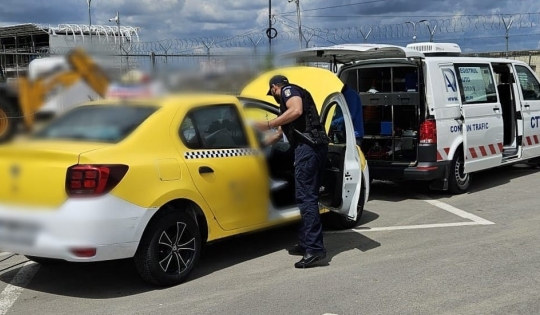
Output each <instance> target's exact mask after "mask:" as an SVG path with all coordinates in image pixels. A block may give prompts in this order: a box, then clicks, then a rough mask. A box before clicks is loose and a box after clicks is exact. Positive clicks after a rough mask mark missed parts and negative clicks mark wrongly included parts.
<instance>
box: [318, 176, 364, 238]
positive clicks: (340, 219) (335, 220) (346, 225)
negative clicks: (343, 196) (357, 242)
mask: <svg viewBox="0 0 540 315" xmlns="http://www.w3.org/2000/svg"><path fill="white" fill-rule="evenodd" d="M365 191H366V190H365V186H364V178H363V177H362V189H361V190H360V198H358V204H357V205H356V220H355V221H353V220H349V219H348V218H347V217H345V216H343V215H341V214H339V213H336V212H328V214H327V218H328V221H329V222H328V223H329V224H330V225H331V226H332V227H333V228H335V229H338V230H349V229H352V228H355V227H356V226H357V225H358V224H359V223H360V220H361V219H362V214H363V213H364V199H365Z"/></svg>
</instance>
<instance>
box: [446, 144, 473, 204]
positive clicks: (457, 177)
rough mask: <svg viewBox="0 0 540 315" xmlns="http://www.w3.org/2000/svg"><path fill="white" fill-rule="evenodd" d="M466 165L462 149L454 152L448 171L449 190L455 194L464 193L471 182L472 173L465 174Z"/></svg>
mask: <svg viewBox="0 0 540 315" xmlns="http://www.w3.org/2000/svg"><path fill="white" fill-rule="evenodd" d="M464 167H465V163H464V158H463V153H462V151H461V150H460V151H457V152H456V153H455V154H454V158H453V159H452V163H451V165H450V170H449V172H448V190H449V191H450V192H451V193H453V194H463V193H465V192H467V189H469V185H470V183H471V174H465V173H464V172H463V169H464Z"/></svg>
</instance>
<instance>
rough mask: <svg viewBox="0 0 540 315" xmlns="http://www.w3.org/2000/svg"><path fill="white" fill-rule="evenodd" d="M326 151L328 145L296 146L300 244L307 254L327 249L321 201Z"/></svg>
mask: <svg viewBox="0 0 540 315" xmlns="http://www.w3.org/2000/svg"><path fill="white" fill-rule="evenodd" d="M327 153H328V146H327V145H319V146H316V147H311V146H309V145H307V144H303V143H302V144H299V145H298V146H297V147H296V149H295V162H294V163H295V183H296V202H297V203H298V207H299V208H300V214H301V215H302V221H301V224H300V231H299V235H298V238H299V240H298V245H300V246H301V247H303V248H305V249H306V252H308V253H320V252H323V251H325V248H324V244H323V234H322V224H321V219H320V214H319V204H318V201H319V187H320V186H321V185H320V184H321V183H320V181H321V177H322V172H323V167H324V164H325V163H324V162H325V160H326V155H327Z"/></svg>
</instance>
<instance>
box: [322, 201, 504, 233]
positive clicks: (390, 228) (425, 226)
mask: <svg viewBox="0 0 540 315" xmlns="http://www.w3.org/2000/svg"><path fill="white" fill-rule="evenodd" d="M418 197H419V198H420V200H422V201H424V202H427V203H429V204H430V205H432V206H434V207H437V208H439V209H442V210H445V211H448V212H450V213H452V214H454V215H457V216H459V217H461V218H464V219H468V220H471V221H470V222H455V223H436V224H418V225H403V226H388V227H375V228H370V227H357V228H355V229H351V230H343V231H328V232H325V233H326V234H340V233H350V232H357V233H360V232H362V233H363V232H380V231H395V230H415V229H431V228H442V227H456V226H468V225H491V224H495V223H493V222H491V221H489V220H486V219H484V218H481V217H479V216H476V215H474V214H472V213H469V212H466V211H463V210H461V209H458V208H456V207H454V206H451V205H449V204H447V203H444V202H442V201H438V200H433V199H429V198H428V197H425V196H418Z"/></svg>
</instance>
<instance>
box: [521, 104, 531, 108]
mask: <svg viewBox="0 0 540 315" xmlns="http://www.w3.org/2000/svg"><path fill="white" fill-rule="evenodd" d="M523 107H525V108H530V107H531V105H529V104H525V105H523Z"/></svg>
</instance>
